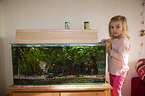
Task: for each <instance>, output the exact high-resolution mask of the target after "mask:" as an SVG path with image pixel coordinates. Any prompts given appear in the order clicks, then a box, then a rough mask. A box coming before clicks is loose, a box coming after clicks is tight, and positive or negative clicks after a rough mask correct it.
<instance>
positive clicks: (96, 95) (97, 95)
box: [61, 91, 107, 96]
mask: <svg viewBox="0 0 145 96" xmlns="http://www.w3.org/2000/svg"><path fill="white" fill-rule="evenodd" d="M61 96H107V92H106V91H100V92H62V93H61Z"/></svg>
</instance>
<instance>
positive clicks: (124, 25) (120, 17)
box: [109, 15, 130, 39]
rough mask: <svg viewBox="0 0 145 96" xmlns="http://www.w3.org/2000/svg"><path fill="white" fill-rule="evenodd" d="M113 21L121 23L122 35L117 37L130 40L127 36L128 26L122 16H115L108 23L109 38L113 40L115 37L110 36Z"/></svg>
mask: <svg viewBox="0 0 145 96" xmlns="http://www.w3.org/2000/svg"><path fill="white" fill-rule="evenodd" d="M114 21H122V27H123V29H122V30H123V32H122V34H121V35H120V36H119V37H118V38H121V37H127V38H128V39H130V37H129V36H128V25H127V20H126V18H125V17H124V16H121V15H117V16H114V17H112V18H111V20H110V22H109V36H110V37H111V38H112V39H114V38H115V37H114V36H113V35H112V33H111V23H112V22H114Z"/></svg>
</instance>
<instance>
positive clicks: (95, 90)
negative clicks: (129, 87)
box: [7, 83, 112, 96]
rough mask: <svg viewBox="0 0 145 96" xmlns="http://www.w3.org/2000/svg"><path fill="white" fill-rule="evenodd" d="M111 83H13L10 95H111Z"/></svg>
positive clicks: (9, 89)
mask: <svg viewBox="0 0 145 96" xmlns="http://www.w3.org/2000/svg"><path fill="white" fill-rule="evenodd" d="M110 89H112V87H111V86H110V84H108V83H106V84H97V85H32V86H31V85H12V86H10V87H9V88H8V89H7V91H10V96H88V95H89V96H110Z"/></svg>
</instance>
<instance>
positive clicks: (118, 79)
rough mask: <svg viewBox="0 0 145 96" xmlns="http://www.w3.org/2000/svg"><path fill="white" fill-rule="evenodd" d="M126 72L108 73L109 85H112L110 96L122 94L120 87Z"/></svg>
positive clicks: (120, 95)
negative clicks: (119, 74) (120, 73)
mask: <svg viewBox="0 0 145 96" xmlns="http://www.w3.org/2000/svg"><path fill="white" fill-rule="evenodd" d="M125 77H126V74H125V75H122V76H117V75H112V74H110V85H111V86H112V87H113V89H112V90H111V96H122V94H121V88H122V85H123V82H124V80H125Z"/></svg>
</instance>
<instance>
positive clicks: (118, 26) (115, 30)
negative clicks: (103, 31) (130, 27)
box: [110, 21, 123, 37]
mask: <svg viewBox="0 0 145 96" xmlns="http://www.w3.org/2000/svg"><path fill="white" fill-rule="evenodd" d="M110 27H111V28H110V29H111V34H112V35H113V36H114V37H118V36H120V35H121V34H122V32H123V30H122V29H123V26H122V21H114V22H111V24H110Z"/></svg>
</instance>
